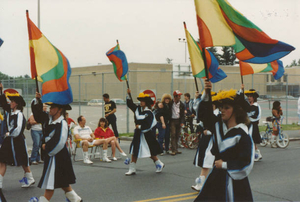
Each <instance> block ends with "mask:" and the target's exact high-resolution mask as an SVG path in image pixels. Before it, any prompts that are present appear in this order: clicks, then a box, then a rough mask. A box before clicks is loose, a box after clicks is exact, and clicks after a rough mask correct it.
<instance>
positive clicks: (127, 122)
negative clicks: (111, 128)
mask: <svg viewBox="0 0 300 202" xmlns="http://www.w3.org/2000/svg"><path fill="white" fill-rule="evenodd" d="M127 80H128V82H129V81H130V80H129V71H128V73H127ZM127 96H128V95H127V88H126V98H125V99H126V133H129V108H128V107H127Z"/></svg>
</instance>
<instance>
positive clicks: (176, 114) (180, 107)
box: [170, 90, 184, 156]
mask: <svg viewBox="0 0 300 202" xmlns="http://www.w3.org/2000/svg"><path fill="white" fill-rule="evenodd" d="M181 95H182V93H181V92H180V91H179V90H175V91H174V92H173V96H174V99H173V100H172V101H171V104H170V105H171V109H172V116H171V120H170V134H171V150H172V153H171V155H172V156H174V155H176V154H181V152H180V151H178V140H179V137H180V132H181V127H182V126H184V104H183V103H182V102H181V101H180V99H181Z"/></svg>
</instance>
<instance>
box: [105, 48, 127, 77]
mask: <svg viewBox="0 0 300 202" xmlns="http://www.w3.org/2000/svg"><path fill="white" fill-rule="evenodd" d="M106 56H107V57H108V59H109V60H110V61H111V63H112V64H113V67H114V72H115V75H116V77H117V78H118V79H119V80H120V81H123V80H126V79H127V78H126V74H127V72H128V63H127V59H126V55H125V53H124V52H123V51H121V50H120V46H119V43H118V44H117V45H116V46H115V47H113V48H111V49H110V50H109V51H107V53H106Z"/></svg>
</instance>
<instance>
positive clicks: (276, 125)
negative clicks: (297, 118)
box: [271, 101, 283, 147]
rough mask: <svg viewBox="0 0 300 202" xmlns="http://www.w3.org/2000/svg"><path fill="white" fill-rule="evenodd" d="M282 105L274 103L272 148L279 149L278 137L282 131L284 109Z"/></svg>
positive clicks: (277, 102)
mask: <svg viewBox="0 0 300 202" xmlns="http://www.w3.org/2000/svg"><path fill="white" fill-rule="evenodd" d="M280 105H281V103H280V102H279V101H274V102H273V108H272V115H273V121H272V124H273V133H272V136H271V147H277V144H276V138H277V136H278V133H279V130H280V119H281V116H282V114H283V113H282V108H281V106H280Z"/></svg>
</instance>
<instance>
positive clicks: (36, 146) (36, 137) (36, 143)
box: [30, 130, 43, 162]
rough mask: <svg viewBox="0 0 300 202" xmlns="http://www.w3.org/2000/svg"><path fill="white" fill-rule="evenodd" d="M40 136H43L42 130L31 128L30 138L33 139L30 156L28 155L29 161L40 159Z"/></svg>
mask: <svg viewBox="0 0 300 202" xmlns="http://www.w3.org/2000/svg"><path fill="white" fill-rule="evenodd" d="M42 137H43V132H42V131H38V130H31V138H32V141H33V146H32V151H31V157H30V161H31V162H33V161H39V160H40V155H39V150H40V147H41V144H42Z"/></svg>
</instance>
